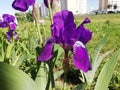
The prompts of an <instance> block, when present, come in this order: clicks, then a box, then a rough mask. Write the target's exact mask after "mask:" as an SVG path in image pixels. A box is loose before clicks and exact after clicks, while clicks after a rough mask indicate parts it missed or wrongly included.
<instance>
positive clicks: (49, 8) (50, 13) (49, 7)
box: [47, 0, 53, 24]
mask: <svg viewBox="0 0 120 90" xmlns="http://www.w3.org/2000/svg"><path fill="white" fill-rule="evenodd" d="M47 2H48V11H49V15H50V21H51V24H52V17H53V13H52V9H51V6H50V0H47Z"/></svg>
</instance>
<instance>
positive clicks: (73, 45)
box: [38, 10, 92, 72]
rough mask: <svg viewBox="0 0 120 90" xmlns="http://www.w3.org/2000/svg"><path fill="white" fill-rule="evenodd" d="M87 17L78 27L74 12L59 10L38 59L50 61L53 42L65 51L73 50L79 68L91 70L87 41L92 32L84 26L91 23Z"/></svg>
mask: <svg viewBox="0 0 120 90" xmlns="http://www.w3.org/2000/svg"><path fill="white" fill-rule="evenodd" d="M89 22H90V20H89V19H88V18H86V19H85V20H84V21H83V22H82V24H81V25H79V26H78V27H77V28H76V24H75V22H74V16H73V13H72V12H70V11H68V10H63V11H61V12H57V13H56V14H55V15H54V16H53V24H52V25H51V32H52V34H51V37H50V38H49V39H48V40H47V43H46V45H45V47H44V49H43V52H42V53H41V54H40V56H39V57H38V61H48V60H50V58H51V57H52V53H53V50H52V48H53V43H56V44H59V45H60V46H61V47H62V48H63V49H64V50H65V51H72V52H73V62H74V65H75V67H76V68H77V69H80V70H82V71H84V72H88V70H91V69H92V67H91V64H90V58H89V55H88V52H87V50H86V48H85V45H86V43H87V42H88V41H89V40H90V39H91V38H92V32H91V31H90V30H88V29H86V28H85V27H84V24H87V23H89Z"/></svg>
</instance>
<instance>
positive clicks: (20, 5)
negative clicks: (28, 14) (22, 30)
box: [12, 0, 35, 12]
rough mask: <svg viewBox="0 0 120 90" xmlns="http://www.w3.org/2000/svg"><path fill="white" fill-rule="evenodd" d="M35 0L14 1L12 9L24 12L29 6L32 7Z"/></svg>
mask: <svg viewBox="0 0 120 90" xmlns="http://www.w3.org/2000/svg"><path fill="white" fill-rule="evenodd" d="M34 3H35V0H15V1H14V2H13V4H12V7H13V8H14V9H16V10H19V11H22V12H25V11H26V10H27V9H28V7H29V6H30V5H33V4H34Z"/></svg>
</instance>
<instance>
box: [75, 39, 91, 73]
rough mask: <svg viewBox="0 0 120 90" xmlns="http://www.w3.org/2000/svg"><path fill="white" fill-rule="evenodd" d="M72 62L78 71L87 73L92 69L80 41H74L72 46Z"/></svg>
mask: <svg viewBox="0 0 120 90" xmlns="http://www.w3.org/2000/svg"><path fill="white" fill-rule="evenodd" d="M73 60H74V65H75V67H76V68H77V69H80V70H82V71H84V72H88V70H91V69H92V67H91V65H90V61H89V56H88V53H87V50H86V49H85V46H84V45H83V43H82V42H80V41H76V42H75V44H74V46H73Z"/></svg>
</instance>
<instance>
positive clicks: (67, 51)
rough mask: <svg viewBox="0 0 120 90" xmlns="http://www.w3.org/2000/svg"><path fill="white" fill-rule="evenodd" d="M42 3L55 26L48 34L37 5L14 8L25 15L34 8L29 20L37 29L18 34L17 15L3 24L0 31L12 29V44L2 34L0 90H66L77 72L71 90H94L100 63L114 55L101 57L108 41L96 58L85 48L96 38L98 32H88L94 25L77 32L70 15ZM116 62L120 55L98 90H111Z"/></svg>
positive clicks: (25, 0)
mask: <svg viewBox="0 0 120 90" xmlns="http://www.w3.org/2000/svg"><path fill="white" fill-rule="evenodd" d="M58 1H59V0H58ZM43 2H44V4H45V6H46V7H47V8H48V11H49V16H50V22H51V23H49V28H47V29H48V30H47V29H46V30H45V28H46V27H47V26H46V25H45V26H46V27H44V25H40V23H39V21H40V19H41V17H40V12H39V7H38V4H37V1H36V0H14V1H13V3H12V5H11V6H12V7H13V8H14V9H16V10H19V11H21V12H25V11H27V10H28V8H29V7H30V6H32V7H33V8H32V13H31V14H32V15H31V16H33V18H34V19H35V22H36V23H37V28H36V26H35V25H33V23H31V24H30V23H29V24H28V26H25V27H24V25H22V26H18V34H17V32H16V27H17V24H16V22H15V19H16V18H15V17H14V16H13V15H9V14H3V16H2V18H1V19H0V28H2V29H3V28H8V31H7V32H6V36H7V40H8V42H7V40H6V39H5V38H4V37H3V35H2V34H3V33H0V36H1V37H2V38H0V42H1V43H0V46H1V47H0V50H1V53H0V68H1V69H0V90H8V89H9V90H56V89H57V87H56V84H57V83H56V82H57V80H60V81H61V83H63V87H62V86H61V89H62V90H67V89H68V88H67V85H68V83H67V82H69V80H68V79H69V78H68V76H72V75H73V74H76V72H75V71H76V70H77V71H78V72H77V74H76V75H75V77H70V79H71V80H72V78H75V79H76V78H77V80H79V82H77V80H75V83H76V84H77V85H73V87H72V88H73V90H76V89H77V90H85V89H89V90H90V89H91V86H92V82H93V81H94V77H95V76H96V71H97V70H98V67H99V66H100V64H101V62H102V60H103V59H104V58H105V57H107V56H108V55H110V54H111V53H113V50H111V51H108V52H105V53H102V54H101V48H102V46H103V44H104V43H105V41H106V40H107V35H106V36H105V37H104V38H103V39H102V40H101V42H100V44H98V47H97V49H96V51H95V54H94V55H93V56H92V55H91V53H90V52H89V51H90V49H89V48H87V43H88V42H89V41H90V40H92V37H93V38H94V35H93V34H94V33H95V32H94V31H93V30H89V29H88V28H86V27H85V25H86V24H88V23H90V22H91V21H90V19H89V18H85V19H84V20H83V22H82V23H81V24H80V25H78V26H77V24H78V23H76V22H75V17H76V16H74V14H73V13H72V11H70V10H60V9H58V8H56V6H57V5H56V4H55V2H57V1H55V0H44V1H43ZM57 3H58V2H57ZM54 5H55V6H54ZM47 20H48V19H47ZM47 20H46V21H47ZM24 23H25V22H24ZM26 23H27V22H26ZM20 24H21V23H20ZM20 24H19V25H20ZM88 25H89V24H88ZM29 26H31V27H29ZM36 30H37V31H36ZM42 30H43V31H42ZM46 32H47V35H48V34H50V35H48V37H49V38H48V39H46V37H47V36H46ZM48 32H49V33H48ZM18 35H19V36H20V37H19V40H18ZM14 38H15V39H16V40H17V41H16V42H15V41H14ZM93 48H94V47H93ZM118 56H119V50H118V51H116V52H115V54H113V56H112V57H111V58H110V60H108V61H107V62H106V63H105V64H104V65H103V67H102V69H101V71H100V74H99V75H98V78H97V80H96V82H95V85H94V86H95V88H94V90H101V89H102V90H106V89H108V84H109V82H110V79H111V77H112V74H113V71H114V68H115V66H116V64H117V61H118ZM70 60H72V61H70ZM61 62H62V63H61ZM7 63H8V64H7ZM58 67H59V69H58ZM72 68H73V72H72V73H71V69H72ZM106 68H107V69H106ZM21 70H22V71H21ZM106 77H107V78H106ZM61 78H62V79H61ZM1 81H2V82H1ZM3 83H6V84H3Z"/></svg>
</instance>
